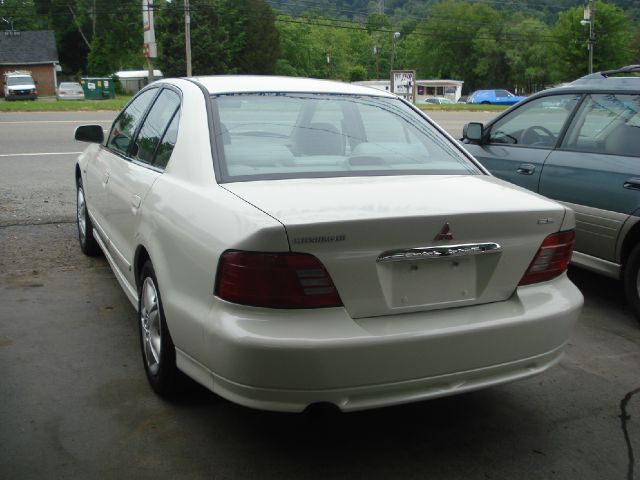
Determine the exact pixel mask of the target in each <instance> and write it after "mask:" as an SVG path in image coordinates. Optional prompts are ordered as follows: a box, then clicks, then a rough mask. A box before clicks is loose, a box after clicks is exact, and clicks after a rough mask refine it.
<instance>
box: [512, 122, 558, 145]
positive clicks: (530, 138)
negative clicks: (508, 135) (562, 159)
mask: <svg viewBox="0 0 640 480" xmlns="http://www.w3.org/2000/svg"><path fill="white" fill-rule="evenodd" d="M555 141H556V136H555V135H554V134H553V133H551V132H550V131H549V130H548V129H546V128H545V127H542V126H540V125H534V126H532V127H528V128H526V129H525V130H524V131H523V132H522V135H520V145H553V143H554V142H555Z"/></svg>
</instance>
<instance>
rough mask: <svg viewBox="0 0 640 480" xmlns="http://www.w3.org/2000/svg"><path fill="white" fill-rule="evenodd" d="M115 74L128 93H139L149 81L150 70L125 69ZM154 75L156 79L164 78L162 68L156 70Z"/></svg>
mask: <svg viewBox="0 0 640 480" xmlns="http://www.w3.org/2000/svg"><path fill="white" fill-rule="evenodd" d="M114 75H116V76H117V77H118V78H119V79H120V84H121V85H122V89H123V90H124V91H125V92H126V93H131V94H133V93H137V92H138V91H139V90H142V88H143V87H144V86H145V85H147V84H148V83H149V71H148V70H123V71H121V72H116V73H115V74H114ZM153 76H154V78H155V79H156V80H159V79H161V78H163V77H162V72H161V71H160V70H154V71H153Z"/></svg>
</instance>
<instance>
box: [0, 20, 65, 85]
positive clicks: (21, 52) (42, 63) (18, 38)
mask: <svg viewBox="0 0 640 480" xmlns="http://www.w3.org/2000/svg"><path fill="white" fill-rule="evenodd" d="M15 70H24V71H28V72H30V73H31V76H32V77H33V79H34V80H35V82H36V88H37V89H38V94H39V95H54V94H55V92H56V86H57V72H58V71H60V66H59V64H58V50H57V48H56V39H55V37H54V35H53V31H52V30H35V31H34V30H31V31H24V32H21V31H17V30H7V31H4V32H0V77H2V75H3V74H4V73H5V72H12V71H15ZM0 94H2V89H0Z"/></svg>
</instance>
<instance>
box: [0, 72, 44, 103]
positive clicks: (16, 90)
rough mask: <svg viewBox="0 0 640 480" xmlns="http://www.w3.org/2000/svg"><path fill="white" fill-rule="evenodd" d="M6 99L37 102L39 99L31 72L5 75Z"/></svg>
mask: <svg viewBox="0 0 640 480" xmlns="http://www.w3.org/2000/svg"><path fill="white" fill-rule="evenodd" d="M2 83H3V87H4V98H5V99H6V100H7V101H8V100H35V99H36V98H38V90H37V89H36V84H35V82H34V81H33V78H32V77H31V74H30V73H29V72H24V71H15V72H7V73H5V74H4V79H3V82H2Z"/></svg>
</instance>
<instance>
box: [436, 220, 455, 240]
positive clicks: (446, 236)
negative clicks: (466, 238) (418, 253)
mask: <svg viewBox="0 0 640 480" xmlns="http://www.w3.org/2000/svg"><path fill="white" fill-rule="evenodd" d="M434 240H435V241H438V240H453V234H452V233H451V226H450V225H449V222H446V223H445V224H444V226H443V227H442V230H440V233H439V234H438V235H436V238H434Z"/></svg>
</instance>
